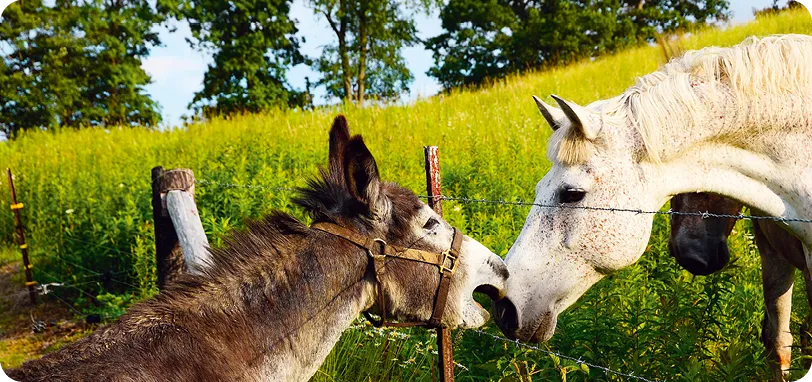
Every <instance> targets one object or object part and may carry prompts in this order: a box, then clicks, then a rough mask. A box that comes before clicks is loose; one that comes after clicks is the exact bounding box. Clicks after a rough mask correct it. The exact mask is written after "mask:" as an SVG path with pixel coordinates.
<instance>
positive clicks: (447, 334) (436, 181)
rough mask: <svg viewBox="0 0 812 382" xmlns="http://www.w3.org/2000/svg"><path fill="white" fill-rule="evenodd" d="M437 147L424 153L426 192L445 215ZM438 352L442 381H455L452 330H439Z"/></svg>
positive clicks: (429, 200) (435, 207)
mask: <svg viewBox="0 0 812 382" xmlns="http://www.w3.org/2000/svg"><path fill="white" fill-rule="evenodd" d="M438 151H439V149H438V148H437V146H425V147H423V152H424V154H425V158H426V192H427V194H428V204H429V207H431V208H432V209H433V210H434V211H435V212H437V213H438V214H440V215H441V216H442V214H443V199H442V196H443V186H442V182H441V179H440V157H439V154H438ZM437 349H438V350H437V351H438V354H439V356H440V359H441V360H442V362H441V363H442V365H440V381H441V382H453V381H454V353H453V351H452V348H451V329H448V328H439V329H437Z"/></svg>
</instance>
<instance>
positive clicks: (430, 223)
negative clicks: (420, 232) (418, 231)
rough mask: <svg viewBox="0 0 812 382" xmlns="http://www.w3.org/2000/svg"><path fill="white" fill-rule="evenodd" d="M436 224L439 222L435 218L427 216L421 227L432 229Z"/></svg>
mask: <svg viewBox="0 0 812 382" xmlns="http://www.w3.org/2000/svg"><path fill="white" fill-rule="evenodd" d="M438 224H440V222H438V221H437V219H435V218H429V220H427V221H426V224H423V229H432V228H434V227H437V225H438Z"/></svg>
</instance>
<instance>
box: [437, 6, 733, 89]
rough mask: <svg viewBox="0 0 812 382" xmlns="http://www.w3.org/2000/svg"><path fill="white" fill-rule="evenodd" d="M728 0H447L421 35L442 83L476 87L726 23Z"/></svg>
mask: <svg viewBox="0 0 812 382" xmlns="http://www.w3.org/2000/svg"><path fill="white" fill-rule="evenodd" d="M727 7H728V2H727V0H687V1H685V0H648V1H647V0H485V1H481V0H449V1H448V3H447V4H446V5H445V6H444V7H443V9H442V10H441V12H440V18H441V20H442V23H443V28H444V29H445V30H446V32H445V33H443V34H441V35H439V36H436V37H433V38H431V39H429V40H428V42H427V44H426V46H427V47H428V48H429V49H430V50H432V51H433V55H434V61H435V65H434V67H433V68H431V69H430V70H429V72H428V74H429V75H431V76H432V77H435V78H437V79H438V81H439V82H440V83H441V84H442V85H443V86H444V87H445V88H446V89H448V88H453V87H457V86H465V85H480V84H482V83H484V82H485V81H487V80H489V79H493V78H500V77H504V76H505V75H507V74H509V73H516V72H523V71H526V70H535V69H543V68H546V67H552V66H556V65H561V64H566V63H569V62H572V61H574V60H578V59H583V58H586V57H595V56H597V55H600V54H603V53H606V52H614V51H617V50H618V49H621V48H623V47H626V46H629V45H635V44H640V43H644V42H651V41H653V40H654V39H655V38H656V36H657V35H658V34H659V33H668V32H672V31H675V30H679V29H689V28H692V27H693V26H695V25H697V24H708V23H712V22H716V21H721V20H726V19H727V17H728V15H727V11H726V10H727Z"/></svg>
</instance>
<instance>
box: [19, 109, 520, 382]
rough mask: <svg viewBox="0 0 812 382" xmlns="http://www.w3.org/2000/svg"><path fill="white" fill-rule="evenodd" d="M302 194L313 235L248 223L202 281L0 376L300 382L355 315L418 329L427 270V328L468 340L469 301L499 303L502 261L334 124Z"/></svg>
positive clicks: (183, 281) (475, 308) (291, 221)
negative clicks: (446, 279)
mask: <svg viewBox="0 0 812 382" xmlns="http://www.w3.org/2000/svg"><path fill="white" fill-rule="evenodd" d="M300 191H301V194H300V196H299V197H298V199H296V200H295V203H297V204H298V205H299V206H301V207H302V208H304V210H306V211H307V212H308V213H309V215H310V216H311V217H312V219H313V221H314V222H315V223H314V225H313V226H312V227H308V226H306V225H304V224H303V223H302V222H300V221H298V220H296V219H295V218H294V217H292V216H290V215H287V214H285V213H282V212H274V213H272V214H271V215H270V216H268V217H267V218H265V219H264V220H262V221H259V222H253V223H250V224H249V225H248V227H247V229H246V230H244V231H241V232H235V233H233V234H232V236H231V237H230V238H229V239H227V242H226V245H225V246H224V247H223V248H221V249H213V250H212V265H211V267H210V268H208V269H206V270H204V273H203V274H202V275H199V276H196V275H184V276H181V277H180V278H179V279H178V280H177V281H176V282H175V283H174V284H173V285H170V286H169V287H168V288H167V289H166V290H165V291H164V292H162V293H161V294H160V295H158V296H156V297H154V298H152V299H149V300H145V301H143V302H140V303H137V304H135V305H133V306H132V307H131V308H130V309H129V311H128V312H127V313H126V314H125V315H123V316H122V317H121V318H120V319H119V320H118V321H117V322H115V323H113V324H110V325H108V326H106V327H103V328H100V329H98V330H96V331H95V332H94V333H92V334H91V335H89V336H88V337H85V338H83V339H81V340H79V341H77V342H75V343H73V344H71V345H68V346H66V347H65V348H63V349H61V350H59V351H58V352H56V353H52V354H49V355H46V356H45V357H43V358H41V359H39V360H35V361H28V362H26V363H25V364H23V365H22V366H21V367H20V368H18V369H14V370H10V371H9V376H10V377H11V378H13V379H15V380H18V381H23V382H25V381H43V382H45V381H48V382H53V381H122V382H123V381H156V382H157V381H189V382H200V381H306V380H308V379H309V378H310V377H311V376H312V375H313V374H314V373H315V372H316V370H317V369H318V367H319V365H320V364H321V363H322V362H323V360H324V359H325V357H326V356H327V355H328V354H329V352H330V350H331V348H332V347H333V346H334V345H335V343H336V342H337V341H338V340H339V337H340V336H341V333H342V332H343V331H344V330H345V329H347V328H348V327H349V326H350V325H351V323H352V322H353V320H355V319H356V318H357V317H358V314H359V313H361V312H366V311H371V312H373V313H376V314H379V315H381V316H382V317H386V316H389V317H391V318H394V319H398V320H405V321H415V322H426V321H429V320H430V319H431V318H432V317H433V316H434V312H435V311H434V310H433V309H432V308H433V307H434V306H435V301H434V300H435V297H437V298H438V299H439V294H437V293H436V291H437V290H438V285H440V282H441V279H443V275H444V274H443V273H441V272H438V267H443V269H445V271H446V272H445V274H448V273H449V270H450V269H456V272H454V273H453V276H451V278H450V284H449V286H448V287H447V299H446V303H445V304H444V305H445V306H443V307H441V308H444V314H443V315H442V317H441V320H439V322H438V323H437V324H438V325H442V326H447V327H463V328H473V327H478V326H480V325H482V324H484V323H485V322H486V321H487V320H488V319H489V314H488V312H487V311H485V310H484V309H483V308H482V307H481V306H479V304H477V303H476V302H474V300H473V297H472V293H473V292H474V291H475V290H480V291H482V292H484V293H490V294H491V297H492V298H499V297H500V295H501V294H502V293H503V290H504V285H505V279H506V278H507V277H508V272H507V269H506V267H505V265H504V263H503V262H502V260H501V259H500V258H499V257H498V256H497V255H495V254H494V253H492V252H491V251H490V250H488V249H487V248H485V247H484V246H483V245H481V244H479V243H478V242H476V241H474V240H472V239H471V238H469V237H467V236H463V235H461V234H458V233H457V231H456V230H455V229H454V228H453V227H451V226H450V225H449V224H448V223H446V222H445V221H444V220H443V219H442V218H441V217H440V216H439V215H437V214H436V213H435V212H434V211H433V210H432V209H431V208H429V207H428V206H427V205H425V204H424V203H422V202H421V201H420V200H419V199H418V198H417V196H416V195H415V194H414V193H412V192H411V191H409V190H407V189H405V188H403V187H400V186H398V185H396V184H394V183H388V182H383V181H382V180H381V179H380V178H379V174H378V167H377V165H376V162H375V159H374V158H373V156H372V154H371V153H370V152H369V150H368V149H367V147H366V145H365V144H364V140H363V138H362V137H361V136H360V135H356V136H354V137H352V138H350V135H349V130H348V127H347V122H346V120H345V119H344V117H343V116H339V117H338V118H336V119H335V121H334V125H333V127H332V129H331V131H330V150H329V165H328V168H327V169H322V170H321V172H320V176H319V177H317V178H315V179H313V180H311V181H309V182H308V185H307V187H305V188H302V189H300ZM359 238H363V239H364V240H367V241H368V243H359V241H361V239H359ZM365 244H368V245H367V246H366V247H365V246H364V245H365ZM377 246H380V252H377V250H375V249H374V248H377ZM449 248H451V252H448V251H449ZM441 253H444V255H443V256H442V257H441V256H440V255H439V254H441ZM450 253H456V254H457V256H456V259H454V258H453V256H450V255H449V254H450ZM411 255H419V256H423V257H424V258H426V259H430V258H432V256H433V255H435V256H436V257H437V258H442V262H440V263H439V264H440V265H439V266H435V265H437V264H425V263H424V262H423V261H419V259H417V260H416V258H410V257H409V256H411ZM373 259H374V261H373ZM379 260H382V261H379ZM426 262H428V261H426Z"/></svg>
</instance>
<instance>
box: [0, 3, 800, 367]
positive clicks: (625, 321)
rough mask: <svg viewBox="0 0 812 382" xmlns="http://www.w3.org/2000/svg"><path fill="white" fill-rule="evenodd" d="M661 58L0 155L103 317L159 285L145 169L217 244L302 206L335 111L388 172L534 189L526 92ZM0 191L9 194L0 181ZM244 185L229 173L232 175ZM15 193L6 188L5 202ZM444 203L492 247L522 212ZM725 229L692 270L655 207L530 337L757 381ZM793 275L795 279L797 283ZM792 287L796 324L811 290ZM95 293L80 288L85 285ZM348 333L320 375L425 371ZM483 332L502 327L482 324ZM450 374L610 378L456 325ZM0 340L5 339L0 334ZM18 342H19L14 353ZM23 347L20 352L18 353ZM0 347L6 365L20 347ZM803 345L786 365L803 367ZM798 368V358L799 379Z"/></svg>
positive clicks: (7, 228) (602, 88) (414, 353)
mask: <svg viewBox="0 0 812 382" xmlns="http://www.w3.org/2000/svg"><path fill="white" fill-rule="evenodd" d="M810 32H812V21H811V20H810V19H809V14H808V13H806V12H805V11H800V12H790V13H785V14H782V15H778V16H771V17H765V18H761V19H758V20H756V21H754V22H752V23H749V24H746V25H740V26H736V27H729V28H726V29H725V30H715V29H709V30H704V31H701V32H698V33H695V34H693V35H691V36H689V37H687V38H685V40H684V41H683V44H684V46H685V48H687V49H694V48H699V47H702V46H707V45H733V44H736V43H739V42H741V41H742V40H743V39H744V38H745V37H747V36H750V35H767V34H773V33H805V34H810ZM661 64H662V53H661V51H660V50H659V48H657V47H642V48H636V49H631V50H628V51H624V52H621V53H618V54H615V55H612V56H607V57H603V58H600V59H597V60H594V61H585V62H581V63H577V64H574V65H570V66H567V67H562V68H558V69H554V70H551V71H547V72H543V73H533V74H528V75H523V76H514V77H510V78H507V79H506V80H505V81H502V82H499V83H497V84H495V85H494V86H492V87H490V88H487V89H482V90H478V91H467V90H460V91H454V92H452V93H451V94H447V95H441V96H437V97H433V98H430V99H426V100H420V101H417V102H415V103H414V104H413V105H408V106H391V107H386V108H365V109H361V108H356V107H352V106H349V107H344V108H342V109H340V110H339V109H329V110H317V111H313V112H301V111H272V112H269V113H267V114H260V115H245V116H239V117H235V118H232V119H229V120H214V121H211V122H208V123H205V124H200V125H194V126H190V127H188V128H185V129H177V130H172V131H168V132H157V131H149V130H146V129H130V128H124V129H108V130H104V129H84V130H79V131H70V130H65V131H59V132H55V133H52V132H32V133H26V134H24V135H23V136H22V137H20V138H19V139H18V140H15V141H14V142H9V143H0V167H11V168H12V169H13V170H14V172H15V176H16V184H17V187H18V194H19V197H20V200H21V201H22V202H24V203H25V205H26V208H25V209H24V210H23V214H24V219H25V222H26V224H27V228H28V234H29V237H30V248H31V252H32V262H33V263H34V265H35V267H34V275H35V278H36V279H37V281H39V282H40V283H44V282H55V281H58V282H65V283H69V284H81V285H82V286H81V288H80V289H81V290H82V292H79V291H77V290H75V289H73V288H63V289H58V290H56V291H55V292H54V293H57V295H58V296H62V297H63V298H66V299H70V301H72V302H73V303H74V304H75V305H77V308H79V309H80V310H82V311H85V312H96V313H105V314H107V317H106V318H107V319H108V320H111V319H113V318H115V316H116V315H117V314H119V313H120V312H121V311H122V310H123V308H125V307H126V306H127V305H128V304H129V303H131V302H132V301H135V300H138V299H140V298H145V297H148V296H150V295H152V294H153V293H155V277H154V260H153V259H152V249H151V248H152V245H153V243H152V227H151V225H150V224H151V220H152V216H151V205H150V197H151V195H150V175H149V174H150V169H151V167H153V166H157V165H162V166H164V167H166V168H173V167H185V168H191V169H193V170H194V171H195V175H196V177H197V178H198V179H199V180H206V181H208V182H209V183H205V184H199V185H198V187H197V188H196V198H197V202H198V206H199V209H200V213H201V218H202V220H203V225H204V228H205V229H206V232H207V234H208V235H209V237H210V240H211V241H212V243H213V244H215V245H216V244H218V243H220V241H219V239H218V237H219V235H221V234H223V233H224V232H227V231H228V230H229V229H231V228H232V227H240V226H242V225H243V221H244V219H246V218H255V217H258V216H261V215H263V214H265V213H267V212H269V211H271V210H273V209H281V210H284V211H288V212H291V213H293V214H294V215H297V216H300V217H301V216H302V213H301V211H300V210H298V209H297V208H295V207H294V206H293V205H292V204H291V202H290V197H291V196H292V193H291V192H290V191H286V190H278V189H276V187H290V186H297V185H303V184H304V181H305V179H307V178H308V177H309V176H312V175H313V174H315V172H316V168H317V166H318V165H321V164H324V163H325V160H326V157H327V129H328V127H329V125H330V122H331V119H332V118H333V117H334V116H335V115H336V114H337V113H339V112H342V113H344V114H345V115H346V116H347V118H348V119H349V121H350V126H351V130H352V131H353V132H354V133H362V134H364V136H365V138H366V141H367V144H368V145H369V146H370V149H371V151H372V152H373V154H375V155H376V158H377V159H378V164H379V167H380V169H381V171H382V175H383V177H384V178H385V179H388V180H393V181H397V182H399V183H401V184H404V185H405V186H407V187H409V188H411V189H413V190H415V191H416V192H418V193H423V190H424V189H425V186H424V181H425V175H424V172H423V154H422V146H424V145H437V146H439V147H440V157H441V164H442V176H443V186H444V191H445V193H446V194H447V195H452V196H466V197H471V198H485V199H506V200H517V199H521V200H532V198H533V189H534V186H535V184H536V182H537V181H538V180H539V179H540V178H541V177H542V176H543V175H544V173H545V172H546V171H547V170H548V169H549V168H550V164H549V162H548V161H547V160H546V158H545V154H544V151H545V144H546V141H547V138H548V137H549V134H550V131H549V128H548V127H547V126H546V125H545V123H544V122H543V119H542V118H541V116H540V115H538V110H537V109H536V107H535V105H534V103H533V102H532V100H531V99H530V95H532V94H536V95H539V96H547V95H549V94H551V93H554V94H559V95H561V96H563V97H565V98H567V99H571V100H573V101H576V102H580V103H587V102H590V101H593V100H597V99H601V98H607V97H611V96H614V95H616V94H618V93H620V92H621V91H622V90H623V89H625V88H626V87H628V86H630V85H631V84H633V82H634V78H635V77H636V76H639V75H642V74H645V73H649V72H651V71H653V70H655V69H656V68H657V67H658V66H659V65H661ZM0 182H2V184H0V193H3V194H4V195H7V192H8V190H7V184H5V180H4V179H3V180H2V181H0ZM235 184H236V185H250V186H254V187H252V188H247V187H234V186H230V185H235ZM8 204H9V201H8V200H7V199H5V198H0V211H8ZM444 207H445V208H444V209H445V212H446V218H447V219H448V220H449V221H450V222H451V223H453V224H455V225H456V226H458V227H461V228H462V229H463V230H464V231H465V232H466V233H468V234H469V235H471V236H473V237H475V238H477V239H478V240H480V241H481V242H482V243H483V244H485V245H486V246H488V247H489V248H491V249H492V250H494V251H495V252H496V253H498V254H500V255H504V254H506V253H507V251H508V249H509V248H510V245H511V243H512V241H513V239H514V238H515V236H516V235H517V233H518V232H519V231H520V229H521V226H522V224H523V222H524V219H525V217H526V216H527V213H528V209H527V208H525V207H506V206H494V205H482V204H461V203H455V202H446V204H445V206H444ZM12 227H13V222H12V220H11V215H10V214H8V213H2V214H0V242H5V243H11V242H12V240H13V236H12V232H13V230H12ZM736 232H737V233H736V234H735V235H733V236H732V238H731V249H732V258H733V261H732V263H731V265H730V266H728V268H726V269H725V270H724V271H723V272H721V273H718V274H716V275H713V276H710V277H704V278H703V277H697V278H694V277H692V276H690V275H689V274H688V273H687V272H686V271H683V270H681V269H680V268H679V267H678V266H677V265H676V263H675V262H674V261H673V259H671V258H670V257H669V255H668V248H667V244H666V238H667V234H668V222H667V221H666V220H665V219H661V218H657V219H655V229H654V232H653V234H652V238H651V241H650V245H649V248H648V250H647V253H646V254H645V255H644V256H643V257H642V259H641V260H640V261H639V263H638V264H637V265H635V266H632V267H630V268H628V269H626V270H624V271H623V272H620V273H618V274H616V275H613V276H611V277H609V278H607V279H605V280H603V281H602V282H600V283H598V284H597V285H596V286H595V287H593V288H592V289H591V290H590V291H589V292H588V293H587V294H586V295H585V296H584V297H583V298H581V300H580V301H579V302H578V303H576V304H575V305H574V306H573V307H571V308H570V309H569V310H568V311H567V312H565V313H563V314H562V315H561V317H560V320H559V325H558V331H557V333H556V335H555V336H554V337H553V339H552V340H551V341H550V342H549V343H546V344H543V345H541V346H542V347H544V348H546V349H550V350H554V351H556V352H559V353H561V354H565V355H571V356H574V357H576V358H579V357H580V358H582V359H583V360H585V361H588V362H590V363H593V364H597V365H602V366H606V367H609V368H611V369H614V370H618V371H622V372H625V373H634V375H640V376H645V377H646V378H649V379H654V378H660V379H668V380H673V379H681V380H708V381H717V380H737V381H739V380H764V379H767V378H768V376H769V374H768V370H767V368H766V366H765V363H764V357H763V355H762V346H761V344H760V343H759V342H758V339H757V338H758V335H759V333H760V322H761V317H762V315H763V302H762V301H763V300H762V294H761V293H762V292H761V282H760V271H759V263H758V256H757V253H756V249H755V247H754V246H753V244H752V237H751V227H750V226H749V225H748V223H746V222H743V223H739V225H737V227H736ZM800 282H802V281H800ZM802 289H803V288H800V287H799V288H796V295H797V296H796V297H797V298H796V301H795V305H796V307H798V308H797V309H796V312H794V313H793V329H792V330H793V333H794V335H795V336H796V343H797V341H798V339H797V333H798V329H799V323H800V322H801V321H802V318H803V316H804V314H805V310H804V309H803V308H802V307H803V306H805V305H806V303H805V301H804V299H803V298H802V296H801V292H802ZM88 294H89V295H91V296H102V297H101V298H95V299H88V298H84V297H82V298H80V296H86V295H88ZM360 325H361V324H360V323H359V326H358V328H356V329H352V330H349V331H348V332H347V333H346V334H345V336H344V337H343V339H342V341H341V343H340V344H339V345H338V346H337V347H336V348H335V350H334V352H333V354H332V355H331V357H330V358H329V359H328V360H327V362H326V363H325V365H324V366H323V367H322V369H321V371H320V372H319V373H318V374H317V375H316V376H315V377H314V380H317V381H333V380H341V381H361V380H365V381H366V380H370V379H371V380H419V381H428V380H432V371H433V370H434V367H435V366H434V362H435V361H434V360H433V353H432V352H434V351H436V349H433V348H431V347H432V346H433V344H434V340H433V339H432V338H431V335H430V334H429V333H427V332H425V331H421V330H412V331H405V332H390V331H381V332H378V331H370V330H366V329H363V327H362V326H360ZM486 330H488V331H489V332H493V333H497V332H496V331H494V329H493V328H486ZM455 336H458V338H457V341H458V346H457V350H456V352H455V359H456V361H457V362H458V363H459V364H460V365H462V366H464V367H465V368H466V369H462V368H458V370H459V374H458V377H457V378H458V380H462V381H476V380H504V381H529V380H570V381H572V380H576V381H578V380H618V379H621V378H620V377H617V376H612V375H607V374H605V373H603V372H602V371H600V370H595V369H593V370H589V369H588V368H586V369H585V368H582V367H580V366H579V365H576V364H575V363H574V362H571V361H567V360H566V359H561V358H558V357H555V356H549V355H547V354H544V353H540V352H537V351H532V350H528V349H522V348H516V347H514V346H513V345H511V344H506V343H501V342H498V341H494V340H492V339H489V338H486V337H482V336H479V335H477V334H476V333H473V332H468V333H462V334H459V335H458V334H455ZM0 349H2V348H0ZM20 353H24V352H23V351H22V350H21V351H20ZM23 357H28V356H27V355H23ZM19 358H20V355H19V353H14V350H11V351H7V352H0V363H3V364H4V365H5V364H6V363H7V362H9V361H8V360H9V359H19ZM798 358H799V356H798V353H797V352H796V353H795V361H794V363H793V367H795V368H799V367H800V366H799V365H800V363H799V361H798ZM803 374H804V373H803V372H802V371H795V372H794V376H795V377H796V378H797V377H799V376H801V375H803Z"/></svg>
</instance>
